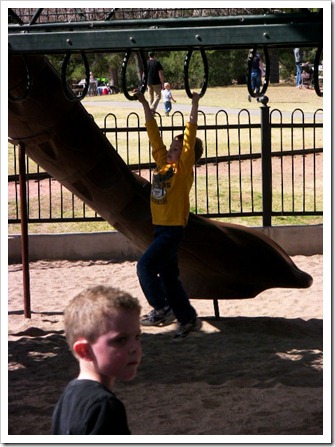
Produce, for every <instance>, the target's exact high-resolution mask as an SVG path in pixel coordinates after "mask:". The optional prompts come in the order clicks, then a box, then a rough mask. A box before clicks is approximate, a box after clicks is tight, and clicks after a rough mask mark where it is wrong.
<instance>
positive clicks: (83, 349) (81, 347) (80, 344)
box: [73, 338, 93, 360]
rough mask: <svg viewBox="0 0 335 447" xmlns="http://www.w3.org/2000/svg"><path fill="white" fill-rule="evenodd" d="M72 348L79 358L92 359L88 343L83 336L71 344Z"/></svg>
mask: <svg viewBox="0 0 335 447" xmlns="http://www.w3.org/2000/svg"><path fill="white" fill-rule="evenodd" d="M73 350H74V352H75V353H76V354H77V356H78V357H79V358H80V359H83V360H93V353H92V350H91V345H90V343H89V342H88V341H87V340H86V339H85V338H79V339H78V340H76V341H75V342H74V344H73Z"/></svg>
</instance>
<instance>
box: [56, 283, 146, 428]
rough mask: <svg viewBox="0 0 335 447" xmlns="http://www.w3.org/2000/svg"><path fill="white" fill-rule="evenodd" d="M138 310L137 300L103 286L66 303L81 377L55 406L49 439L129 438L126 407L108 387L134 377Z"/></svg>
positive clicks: (67, 324)
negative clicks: (68, 437) (75, 437)
mask: <svg viewBox="0 0 335 447" xmlns="http://www.w3.org/2000/svg"><path fill="white" fill-rule="evenodd" d="M140 311H141V307H140V305H139V303H138V301H137V299H136V298H133V297H132V296H131V295H129V294H128V293H126V292H123V291H121V290H118V289H114V288H113V287H105V286H96V287H92V288H89V289H87V290H84V291H83V292H81V293H80V294H79V295H77V296H76V297H75V298H73V299H72V301H71V302H70V303H69V304H68V306H67V307H66V309H65V311H64V323H65V334H66V338H67V341H68V344H69V346H70V349H71V351H72V353H73V355H74V356H75V358H76V359H77V360H78V362H79V370H80V372H79V376H78V377H77V378H76V379H74V380H72V381H71V382H70V383H69V384H68V385H67V387H66V388H65V390H64V392H63V394H62V396H61V398H60V399H59V401H58V403H57V405H56V407H55V410H54V413H53V417H52V434H54V435H129V434H130V430H129V428H128V423H127V416H126V410H125V407H124V405H123V403H122V402H121V401H120V400H119V399H118V398H117V397H116V396H115V394H114V393H113V392H112V388H113V385H114V382H115V380H116V379H121V380H131V379H133V378H134V377H135V375H136V372H137V368H138V366H139V364H140V361H141V358H142V348H141V343H140V340H139V337H140V332H141V330H140V322H139V317H140Z"/></svg>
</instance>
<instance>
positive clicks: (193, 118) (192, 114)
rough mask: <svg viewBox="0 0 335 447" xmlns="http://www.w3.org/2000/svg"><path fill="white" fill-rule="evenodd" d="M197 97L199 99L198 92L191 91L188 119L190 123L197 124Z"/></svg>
mask: <svg viewBox="0 0 335 447" xmlns="http://www.w3.org/2000/svg"><path fill="white" fill-rule="evenodd" d="M199 99H200V97H199V94H198V93H194V92H193V96H192V107H191V112H190V119H189V122H190V123H191V124H197V123H198V107H199Z"/></svg>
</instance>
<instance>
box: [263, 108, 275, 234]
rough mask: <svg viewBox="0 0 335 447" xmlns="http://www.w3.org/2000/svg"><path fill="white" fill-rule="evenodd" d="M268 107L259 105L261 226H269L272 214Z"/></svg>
mask: <svg viewBox="0 0 335 447" xmlns="http://www.w3.org/2000/svg"><path fill="white" fill-rule="evenodd" d="M269 111H270V109H269V107H268V106H267V105H263V106H262V107H261V145H262V199H263V226H264V227H271V217H272V216H271V215H272V163H271V129H270V119H269V118H270V113H269Z"/></svg>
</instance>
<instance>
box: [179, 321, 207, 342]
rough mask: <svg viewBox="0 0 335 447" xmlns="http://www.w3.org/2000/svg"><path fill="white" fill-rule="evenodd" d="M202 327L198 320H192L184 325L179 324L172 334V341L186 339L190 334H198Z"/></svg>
mask: <svg viewBox="0 0 335 447" xmlns="http://www.w3.org/2000/svg"><path fill="white" fill-rule="evenodd" d="M201 327H202V321H201V320H200V319H199V318H197V317H196V318H194V320H192V321H190V322H189V323H186V324H179V327H178V329H177V331H176V333H175V334H174V337H173V339H174V340H175V341H180V340H183V339H184V338H185V337H187V336H188V335H189V334H190V333H191V332H199V331H200V329H201Z"/></svg>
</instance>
